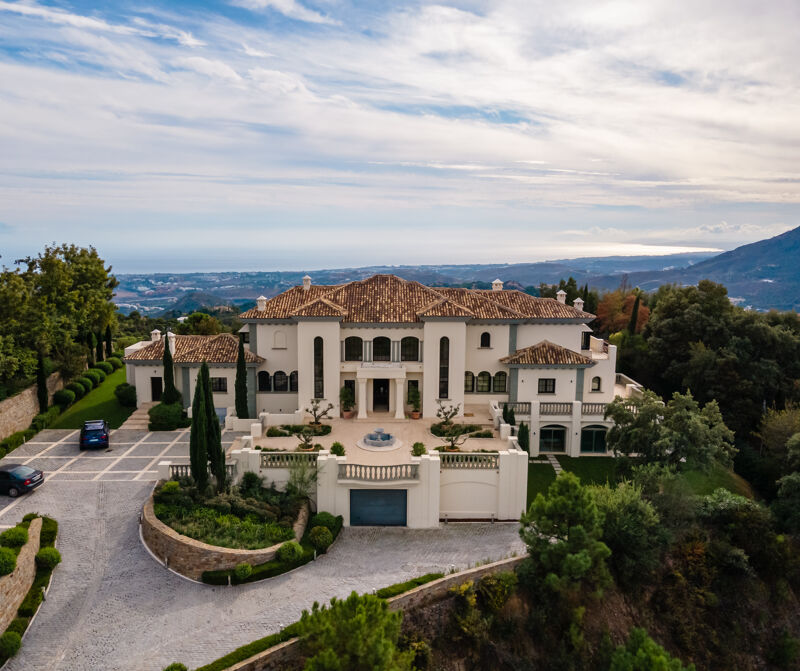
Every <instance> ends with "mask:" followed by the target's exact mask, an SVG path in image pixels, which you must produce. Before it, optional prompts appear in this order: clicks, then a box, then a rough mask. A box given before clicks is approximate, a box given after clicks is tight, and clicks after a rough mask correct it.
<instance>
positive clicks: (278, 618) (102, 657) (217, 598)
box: [0, 431, 523, 671]
mask: <svg viewBox="0 0 800 671" xmlns="http://www.w3.org/2000/svg"><path fill="white" fill-rule="evenodd" d="M118 437H119V438H123V437H124V438H125V439H126V440H125V442H124V443H123V442H121V441H117V440H115V436H114V435H112V452H111V453H91V452H88V453H84V454H83V455H79V456H78V455H77V447H76V441H77V438H76V436H74V435H73V436H70V432H63V431H62V432H55V431H48V432H43V433H41V434H39V438H40V440H41V441H42V442H41V444H39V445H34V444H33V443H30V444H28V445H24V446H22V447H21V448H19V449H18V450H17V451H15V452H14V453H13V461H24V460H25V459H31V464H32V465H37V466H38V467H40V468H41V467H42V466H49V468H46V469H43V470H54V469H55V468H57V469H58V470H57V472H56V473H52V474H48V476H47V482H45V484H44V485H43V486H42V487H40V488H39V489H38V490H37V491H35V492H33V494H31V495H28V496H23V497H20V498H19V499H16V500H12V499H9V498H7V497H4V496H0V526H2V525H12V524H15V523H16V522H18V521H19V520H20V519H21V518H22V516H23V515H24V514H25V513H28V512H39V513H44V514H48V515H52V516H53V517H55V518H56V519H58V521H59V523H60V533H59V541H58V545H59V549H60V550H61V552H62V554H63V557H64V561H63V563H62V564H61V566H60V567H59V568H58V569H57V570H56V572H55V574H54V579H53V583H52V586H51V589H50V591H49V593H48V596H47V601H46V602H45V603H44V604H43V605H42V607H41V609H40V611H39V614H38V615H37V617H36V620H35V622H34V623H33V625H32V626H31V629H30V630H29V631H28V634H27V635H26V637H25V641H24V644H23V648H22V651H21V653H20V655H19V656H18V657H17V658H16V659H13V660H11V661H10V662H9V664H8V665H7V667H6V669H8V671H23V670H30V669H36V670H37V671H38V670H40V669H42V670H43V669H64V670H69V671H93V670H95V669H103V670H106V669H107V670H112V669H114V670H116V669H120V670H122V669H125V670H128V669H137V670H138V669H142V670H147V671H159V670H160V669H162V668H163V667H164V666H166V665H167V664H168V663H170V662H173V661H182V662H183V663H185V664H186V665H187V666H189V667H190V668H193V667H196V666H199V665H201V664H204V663H207V662H209V661H211V660H213V659H216V658H217V657H220V656H221V655H223V654H225V653H227V652H230V651H231V650H233V649H234V648H236V647H238V646H240V645H243V644H245V643H248V642H250V641H252V640H254V639H256V638H260V637H262V636H265V635H267V634H269V633H272V632H275V631H277V630H279V629H280V628H281V627H283V626H285V625H287V624H289V623H291V622H293V621H295V620H296V619H297V618H298V617H299V615H300V612H301V610H302V609H303V608H308V607H310V605H311V604H312V602H313V601H315V600H317V601H320V602H324V601H327V600H328V599H330V598H331V597H332V596H339V597H341V596H346V595H347V594H349V593H350V591H352V590H356V591H358V592H367V591H371V590H373V589H377V588H380V587H383V586H385V585H389V584H392V583H395V582H399V581H402V580H407V579H408V578H411V577H414V576H417V575H420V574H423V573H427V572H429V571H433V570H437V569H438V570H447V569H448V568H449V567H450V566H455V567H457V568H464V567H466V566H468V565H470V564H474V563H475V562H477V561H482V560H485V559H499V558H501V557H504V556H506V555H508V554H510V553H511V552H514V551H516V552H520V551H522V549H523V547H522V545H521V543H520V541H519V538H518V536H517V530H516V529H517V527H516V524H494V525H491V524H450V525H443V526H442V527H441V528H440V529H435V530H408V529H390V528H384V529H379V528H362V529H355V528H354V529H345V530H344V531H343V532H342V535H341V536H340V538H339V540H338V541H337V542H336V544H335V545H334V546H333V547H332V548H331V550H330V552H329V553H328V554H327V555H325V556H323V557H321V558H320V559H319V560H317V561H316V562H312V563H311V564H308V565H306V566H304V567H301V568H300V569H298V570H296V571H294V572H292V573H289V574H286V575H283V576H278V577H277V578H272V579H270V580H266V581H264V582H260V583H253V584H251V585H242V586H239V587H226V588H222V587H211V586H206V585H198V584H195V583H192V582H189V581H186V580H184V579H182V578H180V577H179V576H177V575H175V574H173V573H171V572H169V571H167V570H165V569H164V568H163V567H162V566H160V565H159V564H158V563H156V562H155V561H154V560H153V559H152V557H151V556H150V555H149V554H148V553H147V551H146V550H145V549H144V548H143V547H142V545H141V543H140V541H139V533H138V514H139V511H140V510H141V506H142V504H143V502H144V500H145V499H146V498H147V496H148V495H149V493H150V491H151V489H152V487H153V482H152V480H154V479H155V477H154V476H155V473H154V472H153V471H154V470H155V464H156V463H157V462H158V460H159V459H161V458H163V457H165V456H167V455H169V456H183V455H185V454H186V452H187V449H188V446H184V445H182V444H181V443H182V442H184V441H185V440H188V436H185V435H180V434H178V433H177V432H176V433H171V434H163V433H162V434H145V433H141V434H139V435H138V437H135V436H122V435H120V436H118ZM128 438H135V439H134V440H128ZM165 438H169V440H164V439H165ZM176 438H179V440H175V439H176ZM232 439H233V436H232V435H230V434H227V435H226V436H225V440H226V442H230V441H231V440H232ZM59 441H60V442H59ZM134 444H135V445H136V447H135V448H134ZM123 446H124V447H123ZM170 450H172V452H170ZM23 457H24V459H23ZM55 459H59V460H60V461H52V462H51V461H45V460H55ZM101 459H102V460H107V461H102V462H101V461H99V460H101ZM131 459H136V460H140V461H137V462H135V463H131V462H129V460H131ZM9 460H10V459H8V458H7V459H5V461H9ZM95 460H98V461H95ZM101 463H102V464H103V468H102V469H98V468H97V465H99V464H101ZM51 464H53V465H54V466H51ZM93 469H94V470H93Z"/></svg>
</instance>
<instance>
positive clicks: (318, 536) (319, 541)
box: [308, 527, 333, 552]
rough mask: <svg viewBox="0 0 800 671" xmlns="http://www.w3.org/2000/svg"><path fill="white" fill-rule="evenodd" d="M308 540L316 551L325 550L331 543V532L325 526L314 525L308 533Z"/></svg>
mask: <svg viewBox="0 0 800 671" xmlns="http://www.w3.org/2000/svg"><path fill="white" fill-rule="evenodd" d="M308 540H309V541H310V542H311V545H313V546H314V549H315V550H317V552H325V550H327V549H328V548H329V547H330V546H331V543H333V534H332V533H331V532H330V529H328V528H327V527H314V528H313V529H312V530H311V532H310V533H309V534H308Z"/></svg>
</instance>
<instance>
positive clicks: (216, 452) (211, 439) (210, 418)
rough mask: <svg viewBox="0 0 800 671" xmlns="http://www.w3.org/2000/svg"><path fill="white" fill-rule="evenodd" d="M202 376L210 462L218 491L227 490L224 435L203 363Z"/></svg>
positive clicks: (208, 376)
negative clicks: (223, 446)
mask: <svg viewBox="0 0 800 671" xmlns="http://www.w3.org/2000/svg"><path fill="white" fill-rule="evenodd" d="M200 375H201V376H202V378H203V390H204V391H205V395H206V401H205V406H206V446H207V448H206V449H207V450H208V460H209V461H210V462H211V473H212V475H213V476H214V478H215V479H216V482H217V491H218V492H222V491H224V490H225V477H226V473H225V450H224V449H223V448H222V435H221V432H220V427H219V418H218V417H217V412H216V410H215V409H214V394H213V392H212V391H211V376H210V373H209V370H208V364H206V362H205V361H204V362H203V365H202V366H200Z"/></svg>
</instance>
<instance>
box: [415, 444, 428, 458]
mask: <svg viewBox="0 0 800 671" xmlns="http://www.w3.org/2000/svg"><path fill="white" fill-rule="evenodd" d="M427 453H428V450H426V449H425V443H414V444H413V445H412V446H411V455H412V456H414V457H421V456H422V455H423V454H427Z"/></svg>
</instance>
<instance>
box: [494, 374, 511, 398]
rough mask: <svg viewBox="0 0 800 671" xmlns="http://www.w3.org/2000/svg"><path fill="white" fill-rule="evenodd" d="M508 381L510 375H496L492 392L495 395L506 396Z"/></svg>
mask: <svg viewBox="0 0 800 671" xmlns="http://www.w3.org/2000/svg"><path fill="white" fill-rule="evenodd" d="M507 379H508V375H506V374H505V373H504V372H503V371H500V372H499V373H495V374H494V380H493V382H492V391H493V392H494V393H495V394H505V393H506V381H507Z"/></svg>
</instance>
